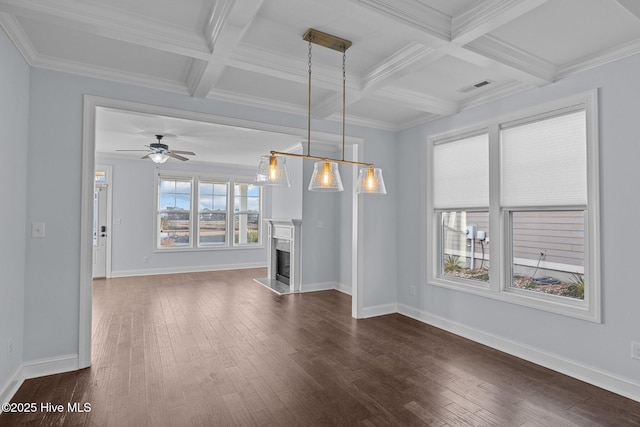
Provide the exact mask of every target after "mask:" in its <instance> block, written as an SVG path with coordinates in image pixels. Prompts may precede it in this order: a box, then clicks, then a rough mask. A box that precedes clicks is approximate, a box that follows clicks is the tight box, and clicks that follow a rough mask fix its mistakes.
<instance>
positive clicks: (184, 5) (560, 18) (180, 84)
mask: <svg viewBox="0 0 640 427" xmlns="http://www.w3.org/2000/svg"><path fill="white" fill-rule="evenodd" d="M0 25H2V27H3V28H4V29H5V31H6V32H7V34H8V35H9V37H10V38H11V39H12V40H13V41H14V43H15V44H16V46H17V47H18V49H20V51H21V52H22V54H23V55H24V57H25V58H26V59H27V61H28V62H29V63H30V64H31V65H32V66H34V67H43V68H49V69H55V70H61V71H67V72H72V73H79V74H83V75H89V76H94V77H99V78H105V79H110V80H115V81H119V82H124V83H131V84H136V85H141V86H147V87H152V88H156V89H162V90H167V91H171V92H177V93H184V94H188V95H190V96H193V97H195V98H212V99H219V100H225V101H231V102H235V103H239V104H245V105H251V106H258V107H266V108H269V109H272V110H278V111H283V112H291V113H297V114H302V115H306V114H307V86H306V84H307V67H308V65H307V59H308V58H307V53H308V52H307V50H308V45H307V43H306V42H305V41H303V40H302V35H303V34H304V33H305V31H306V30H307V29H309V28H315V29H317V30H320V31H324V32H327V33H331V34H334V35H336V36H339V37H342V38H345V39H348V40H350V41H352V42H353V46H352V47H351V48H350V49H349V50H348V51H347V110H346V111H347V113H346V115H347V122H349V123H354V124H361V125H366V126H371V127H374V128H379V129H387V130H392V131H397V130H401V129H406V128H408V127H411V126H414V125H417V124H420V123H424V122H426V121H429V120H432V119H434V118H437V117H441V116H443V115H449V114H453V113H456V112H458V111H461V110H463V109H465V108H469V107H472V106H477V105H480V104H482V103H485V102H488V101H491V100H493V99H496V98H499V97H503V96H506V95H509V94H512V93H515V92H518V91H521V90H524V89H528V88H532V87H541V86H545V85H548V84H551V83H553V82H554V81H556V80H558V79H562V78H564V77H566V76H568V75H571V74H573V73H576V72H580V71H583V70H585V69H589V68H592V67H595V66H598V65H602V64H604V63H607V62H610V61H613V60H616V59H620V58H622V57H625V56H629V55H633V54H636V53H638V52H640V1H638V0H486V1H474V0H323V1H318V0H182V1H175V0H56V1H55V2H53V1H51V0H0ZM341 63H342V55H341V54H340V53H339V52H336V51H333V50H331V49H327V48H324V47H321V46H317V45H314V46H313V90H312V114H313V116H314V117H316V118H327V119H329V120H338V121H339V120H341V114H342V112H341V107H342V102H341V87H342V86H341V77H342V75H341V73H342V70H341ZM485 80H487V81H490V82H491V83H490V84H488V85H486V86H483V87H481V88H475V87H474V84H476V83H479V82H481V81H485ZM467 89H468V90H467ZM114 114H115V112H114ZM111 119H113V120H115V118H114V117H111ZM140 119H141V120H142V119H148V118H145V117H143V116H140ZM125 123H127V126H129V127H127V128H126V131H127V132H132V131H133V130H134V128H135V129H138V128H144V129H142V131H148V130H149V129H148V128H149V127H153V126H157V125H154V124H150V123H147V124H146V127H145V126H138V125H136V123H135V121H134V122H132V121H131V118H130V117H129V118H126V119H125ZM174 124H175V123H172V124H171V125H172V126H168V125H167V126H165V128H166V129H160V130H158V131H152V132H151V133H152V134H153V133H155V132H159V131H161V130H162V131H167V129H169V128H172V127H173V125H174ZM196 126H199V125H196ZM178 127H179V126H178ZM196 130H198V131H202V129H194V132H195V131H196ZM227 130H229V129H227ZM110 131H112V132H117V128H116V129H111V130H110ZM176 132H180V134H176V135H177V136H178V139H181V138H182V139H183V142H184V143H185V144H184V145H182V144H181V145H180V146H179V147H176V148H175V149H186V150H189V149H190V148H189V145H188V144H187V142H188V141H187V139H189V138H188V137H194V135H189V132H190V129H189V128H184V124H183V127H182V128H180V129H178V130H176ZM203 132H204V131H203ZM208 136H210V135H208ZM227 136H228V135H227ZM245 136H246V132H245ZM228 137H229V138H231V137H230V136H228ZM194 138H195V137H194ZM169 142H171V141H169ZM191 142H193V141H191ZM136 143H137V142H136ZM146 143H149V141H148V140H145V141H144V142H143V141H141V142H140V144H146ZM193 143H194V144H196V142H193ZM170 145H171V144H170ZM112 148H113V147H112ZM202 150H204V148H202V147H201V148H200V152H201V153H202V152H203V151H202ZM193 151H196V152H197V151H198V147H196V148H195V149H193Z"/></svg>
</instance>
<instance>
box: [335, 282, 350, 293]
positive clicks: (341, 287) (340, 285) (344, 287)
mask: <svg viewBox="0 0 640 427" xmlns="http://www.w3.org/2000/svg"><path fill="white" fill-rule="evenodd" d="M336 291H340V292H342V293H343V294H347V295H351V286H347V285H345V284H344V283H336Z"/></svg>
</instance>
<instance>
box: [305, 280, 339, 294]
mask: <svg viewBox="0 0 640 427" xmlns="http://www.w3.org/2000/svg"><path fill="white" fill-rule="evenodd" d="M337 286H338V282H322V283H308V284H304V283H303V284H302V285H301V286H300V292H318V291H330V290H333V289H336V288H337Z"/></svg>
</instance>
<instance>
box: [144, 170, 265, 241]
mask: <svg viewBox="0 0 640 427" xmlns="http://www.w3.org/2000/svg"><path fill="white" fill-rule="evenodd" d="M161 178H166V179H190V180H191V210H190V214H191V215H190V227H191V234H190V239H189V243H190V244H189V246H182V247H172V246H170V247H166V248H162V247H160V233H159V232H158V230H159V227H158V217H159V215H158V212H159V209H158V207H159V197H160V191H159V188H160V179H161ZM200 181H204V182H218V183H222V182H224V183H227V185H228V186H229V188H228V191H227V230H226V233H227V234H226V242H225V243H224V244H221V245H204V246H201V245H200V241H199V239H200V238H199V233H198V221H199V210H198V201H199V199H198V198H199V197H200V195H199V183H200ZM235 184H253V181H252V179H251V178H249V177H246V176H237V175H228V176H224V177H223V176H220V175H202V174H198V173H185V172H182V171H165V170H162V171H156V173H155V179H154V206H153V212H154V220H153V228H154V229H153V248H152V251H153V252H154V253H166V252H209V251H220V250H224V251H229V250H253V249H263V248H264V247H265V246H264V238H263V231H264V227H263V221H262V218H263V217H264V203H265V202H264V191H263V189H262V188H260V212H259V214H260V221H259V228H258V243H255V244H247V243H243V244H234V243H233V233H234V230H233V219H234V215H235V212H234V210H233V207H234V206H233V204H234V199H233V197H234V191H235V187H234V186H235Z"/></svg>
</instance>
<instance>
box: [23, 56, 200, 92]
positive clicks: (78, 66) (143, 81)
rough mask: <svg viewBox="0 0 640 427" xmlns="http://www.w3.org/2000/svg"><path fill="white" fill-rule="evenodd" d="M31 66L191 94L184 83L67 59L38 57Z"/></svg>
mask: <svg viewBox="0 0 640 427" xmlns="http://www.w3.org/2000/svg"><path fill="white" fill-rule="evenodd" d="M30 65H31V66H33V67H36V68H45V69H48V70H54V71H62V72H65V73H71V74H79V75H81V76H86V77H93V78H98V79H103V80H110V81H114V82H119V83H124V84H131V85H136V86H141V87H146V88H150V89H158V90H163V91H167V92H173V93H179V94H182V95H188V94H189V91H188V90H187V87H186V86H185V84H184V83H183V82H176V81H172V80H167V79H162V78H159V77H151V76H149V75H147V74H145V75H142V74H136V73H131V72H126V71H122V70H113V69H111V68H105V67H100V66H96V65H87V64H84V63H79V62H74V61H70V60H66V59H65V60H61V59H58V58H51V57H48V56H45V55H37V56H36V57H35V58H33V59H32V62H31V63H30Z"/></svg>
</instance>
